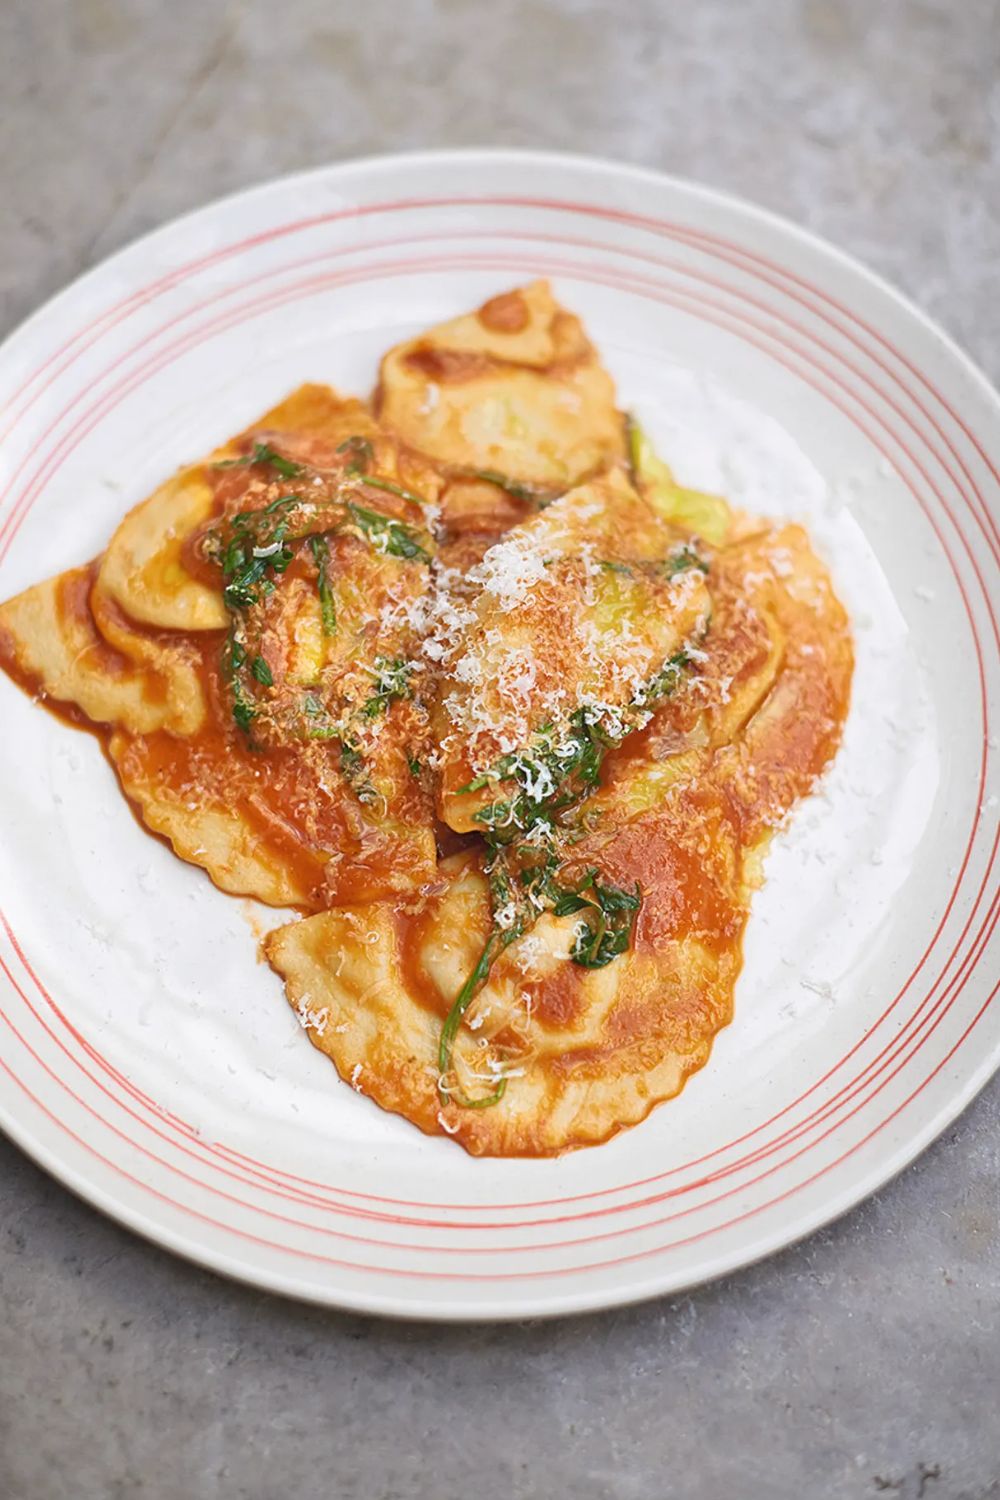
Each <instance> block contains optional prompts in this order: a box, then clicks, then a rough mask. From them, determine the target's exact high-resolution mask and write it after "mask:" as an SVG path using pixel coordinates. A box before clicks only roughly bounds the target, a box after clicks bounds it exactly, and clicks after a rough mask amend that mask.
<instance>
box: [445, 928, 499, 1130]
mask: <svg viewBox="0 0 1000 1500" xmlns="http://www.w3.org/2000/svg"><path fill="white" fill-rule="evenodd" d="M517 936H519V934H518V933H516V932H511V933H507V932H500V931H499V930H498V929H497V928H494V929H493V931H492V932H491V933H490V935H489V937H488V938H487V940H486V945H485V947H484V948H483V951H482V953H481V954H480V955H479V962H478V963H477V964H476V967H475V968H474V969H473V971H472V973H471V974H470V975H469V977H468V979H467V980H466V981H465V983H464V984H463V985H462V988H461V989H460V990H459V992H458V994H457V995H456V997H455V1001H454V1003H453V1005H452V1007H451V1010H450V1011H449V1012H448V1015H447V1018H446V1020H445V1023H444V1025H443V1026H442V1027H441V1037H440V1040H439V1042H438V1090H439V1092H440V1094H441V1097H442V1099H443V1100H444V1101H445V1103H451V1104H458V1105H461V1107H462V1108H463V1109H488V1108H489V1107H490V1105H492V1104H499V1103H500V1100H501V1099H502V1098H503V1096H504V1093H505V1091H506V1088H507V1080H506V1078H500V1079H499V1080H498V1081H497V1085H496V1088H495V1089H494V1090H493V1092H492V1094H487V1095H486V1096H485V1097H484V1098H482V1099H469V1098H467V1097H466V1096H465V1095H464V1094H460V1093H458V1092H457V1091H456V1090H455V1089H452V1088H451V1087H448V1086H447V1085H446V1084H445V1079H446V1078H447V1076H448V1074H449V1073H450V1072H451V1062H452V1055H453V1053H454V1050H455V1037H456V1036H457V1035H458V1028H459V1027H460V1026H461V1024H462V1017H463V1016H464V1015H465V1012H466V1011H467V1010H468V1008H469V1006H470V1005H471V1004H472V1002H473V1000H474V999H475V998H476V995H477V994H478V992H479V989H480V987H481V985H483V984H485V982H486V979H487V977H488V975H489V972H490V969H491V968H492V967H493V961H494V959H495V958H496V957H497V956H498V954H499V953H500V952H502V950H503V949H504V948H506V947H507V945H508V943H511V942H513V940H514V938H515V937H517Z"/></svg>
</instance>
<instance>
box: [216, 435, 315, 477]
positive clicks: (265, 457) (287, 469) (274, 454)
mask: <svg viewBox="0 0 1000 1500" xmlns="http://www.w3.org/2000/svg"><path fill="white" fill-rule="evenodd" d="M250 464H270V466H271V468H272V469H274V470H275V472H276V473H278V474H280V475H281V476H282V478H283V479H294V478H295V477H296V476H297V475H299V474H304V473H305V465H304V464H295V463H292V461H291V459H289V458H282V456H281V454H280V453H279V452H278V451H277V449H276V448H272V447H271V445H270V443H254V446H253V450H252V452H250V453H248V454H246V455H245V456H244V457H243V458H225V459H223V460H222V461H221V462H220V463H217V464H214V465H213V468H216V469H241V468H246V467H247V466H249V465H250Z"/></svg>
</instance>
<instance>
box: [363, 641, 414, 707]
mask: <svg viewBox="0 0 1000 1500" xmlns="http://www.w3.org/2000/svg"><path fill="white" fill-rule="evenodd" d="M413 668H414V663H413V662H411V661H406V660H405V659H404V658H403V657H396V658H395V659H393V658H391V657H388V656H376V658H375V664H374V667H373V668H372V669H371V672H372V676H373V677H374V678H375V692H374V693H373V694H372V696H371V697H370V698H369V699H367V701H366V702H365V703H364V704H363V705H362V708H361V712H362V713H363V714H364V716H365V718H367V719H377V718H378V716H379V714H380V713H382V712H383V711H384V710H385V709H386V708H388V706H389V704H390V703H391V702H392V700H393V699H394V698H408V697H409V696H410V674H411V673H412V671H413Z"/></svg>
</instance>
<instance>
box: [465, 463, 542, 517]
mask: <svg viewBox="0 0 1000 1500" xmlns="http://www.w3.org/2000/svg"><path fill="white" fill-rule="evenodd" d="M467 477H468V478H469V479H484V480H485V481H486V483H487V484H495V485H496V487H497V489H498V490H503V491H504V492H505V493H506V494H508V495H511V496H513V498H514V499H515V500H523V501H525V503H526V504H528V505H537V506H538V508H539V510H544V509H545V507H546V506H547V505H551V504H552V502H553V500H554V499H555V498H556V496H555V495H553V494H552V493H551V491H549V490H545V489H542V488H540V487H539V486H538V485H534V484H522V483H521V481H520V480H518V479H510V478H508V476H507V475H506V474H501V473H500V472H499V471H498V470H497V469H470V470H469V471H468V476H467Z"/></svg>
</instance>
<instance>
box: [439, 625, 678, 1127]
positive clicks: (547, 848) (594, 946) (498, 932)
mask: <svg viewBox="0 0 1000 1500" xmlns="http://www.w3.org/2000/svg"><path fill="white" fill-rule="evenodd" d="M690 661H691V658H690V655H689V653H688V651H687V650H681V651H678V652H676V653H675V655H674V656H672V657H670V658H669V660H668V661H666V662H665V663H664V664H663V666H662V667H661V668H660V670H659V672H658V673H657V674H656V675H655V677H653V679H652V680H651V681H650V682H648V683H647V684H646V686H645V689H644V691H643V692H642V693H641V694H637V695H636V698H635V699H634V700H633V702H632V703H631V704H627V705H625V707H624V708H622V709H614V708H611V707H608V706H605V707H601V706H599V705H596V704H595V705H592V706H590V707H581V708H578V709H576V710H574V712H573V713H572V714H571V715H570V716H569V720H568V723H567V724H566V725H564V726H563V727H562V728H561V729H560V730H559V731H558V732H557V731H556V729H555V728H554V726H553V725H551V724H546V725H543V726H542V728H541V729H540V730H539V731H538V733H537V735H536V736H535V739H534V741H533V742H532V744H531V745H530V746H529V747H528V748H527V749H525V750H520V751H516V752H514V753H513V754H508V755H503V756H501V757H500V758H499V759H498V760H497V761H496V763H495V764H494V765H493V766H491V767H490V769H489V770H488V771H487V772H485V773H483V774H481V775H479V776H476V777H474V778H473V780H472V781H470V782H469V783H468V784H467V785H466V786H464V787H462V788H461V789H460V790H461V791H462V792H475V791H481V790H483V789H484V788H485V787H487V786H492V785H494V784H497V785H498V784H501V783H504V782H507V783H509V782H511V781H513V782H514V783H515V784H516V787H517V790H516V791H515V792H514V793H513V794H512V795H511V796H509V797H506V798H499V799H497V800H494V801H491V802H489V803H487V804H486V805H485V806H484V807H481V808H479V809H478V810H477V811H476V812H474V813H473V814H472V820H473V822H475V823H478V824H479V826H480V828H481V829H482V831H483V836H484V838H485V840H486V845H487V848H488V850H489V857H488V862H487V865H486V874H487V877H488V879H489V887H490V904H491V907H492V911H493V929H492V931H491V934H490V937H489V939H488V941H487V943H486V946H485V947H484V949H483V952H482V954H481V955H480V958H479V961H478V963H477V964H476V967H475V969H474V970H473V972H472V973H471V974H470V975H469V978H468V979H467V980H466V981H465V984H464V985H463V986H462V988H461V990H460V991H459V993H458V995H457V996H456V998H455V1001H454V1003H453V1005H452V1007H451V1010H450V1011H449V1013H448V1019H447V1020H446V1022H445V1024H444V1027H443V1029H442V1032H441V1040H440V1045H439V1049H438V1066H439V1075H440V1076H439V1090H440V1093H441V1097H442V1099H443V1100H445V1101H446V1102H447V1101H451V1102H452V1103H456V1104H459V1105H462V1106H463V1107H465V1108H473V1107H475V1108H484V1107H486V1106H488V1105H491V1104H496V1103H498V1101H499V1100H500V1099H501V1098H502V1097H503V1093H504V1088H505V1086H506V1080H505V1079H503V1078H501V1079H500V1080H499V1082H498V1084H497V1087H496V1089H495V1090H494V1091H493V1093H491V1094H489V1095H488V1096H487V1097H486V1098H484V1099H467V1098H465V1097H464V1096H462V1095H460V1094H457V1093H456V1092H455V1091H454V1089H453V1088H451V1086H450V1085H449V1084H447V1083H446V1082H444V1081H443V1080H445V1077H446V1075H447V1073H448V1072H449V1070H450V1068H451V1061H452V1056H453V1053H454V1043H455V1037H456V1036H457V1034H458V1029H459V1026H460V1025H461V1021H462V1017H463V1016H464V1014H465V1012H466V1011H467V1010H468V1008H469V1006H470V1005H471V1003H472V1001H473V999H474V997H475V995H476V994H477V993H478V991H479V989H480V987H481V986H482V985H483V984H484V983H485V982H486V979H487V978H488V976H489V971H490V968H491V967H492V964H493V963H494V961H495V960H496V958H497V957H498V956H499V954H500V953H501V952H502V951H503V949H504V948H505V947H507V945H508V944H509V943H511V942H513V941H514V939H515V938H518V937H520V936H521V935H522V934H523V933H524V932H526V931H527V930H528V929H529V928H530V927H531V925H532V924H533V923H534V922H535V921H536V920H537V918H538V916H539V914H540V913H541V912H543V911H550V912H552V914H553V915H554V916H556V917H567V916H578V917H579V919H580V920H579V922H578V924H577V929H576V933H575V936H574V939H573V947H572V950H571V952H570V958H571V959H572V961H573V963H575V964H578V965H579V966H580V967H581V968H585V969H602V968H604V967H605V966H606V965H607V964H609V963H611V962H613V960H614V959H616V958H618V957H620V955H621V954H623V953H626V952H628V949H629V947H630V946H631V942H632V934H633V931H634V928H635V921H636V917H637V914H638V912H639V909H640V907H641V905H642V892H641V889H640V887H639V885H638V883H637V884H636V887H635V889H634V891H627V890H623V889H621V887H619V886H616V885H614V884H612V883H611V882H610V881H605V880H602V879H601V878H600V872H599V871H598V869H597V868H596V867H592V868H590V869H587V870H586V871H585V872H584V874H583V875H582V876H581V877H579V878H578V879H577V880H576V881H575V883H571V884H568V883H567V881H566V877H565V871H566V868H567V866H568V865H569V864H570V863H571V859H572V855H571V850H572V846H573V844H574V843H575V842H576V841H577V840H578V839H579V838H580V837H581V836H582V834H583V833H584V832H585V831H586V823H585V822H584V821H583V819H582V809H580V806H579V805H580V803H581V802H584V800H585V799H586V797H587V795H588V794H589V793H590V792H591V791H592V790H593V788H594V787H595V786H596V785H597V784H598V782H599V780H600V772H601V765H602V762H603V760H604V757H605V755H606V754H607V752H608V750H609V749H612V748H613V747H615V746H616V745H619V744H621V742H622V740H623V739H624V738H625V737H626V735H627V734H629V733H630V732H631V731H632V730H633V729H635V728H636V727H637V726H638V725H639V724H642V723H644V722H645V720H646V719H647V718H648V716H649V710H650V708H651V707H652V705H654V704H655V703H656V702H658V701H659V700H660V699H662V698H664V697H666V696H667V695H668V694H669V693H671V692H673V691H674V690H675V689H676V687H677V686H678V684H679V682H680V680H681V677H682V675H683V672H684V670H685V668H686V667H687V666H689V665H690Z"/></svg>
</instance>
